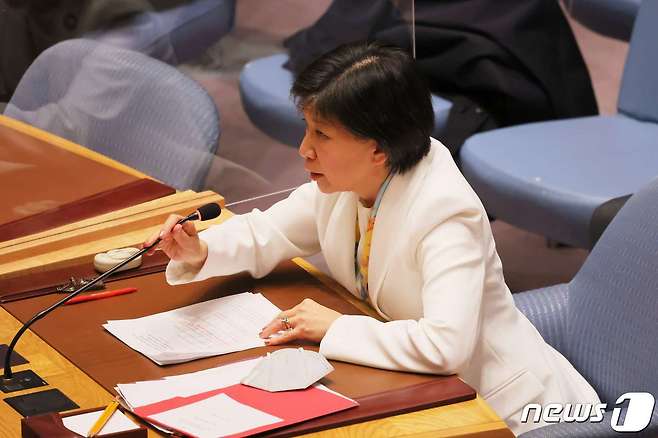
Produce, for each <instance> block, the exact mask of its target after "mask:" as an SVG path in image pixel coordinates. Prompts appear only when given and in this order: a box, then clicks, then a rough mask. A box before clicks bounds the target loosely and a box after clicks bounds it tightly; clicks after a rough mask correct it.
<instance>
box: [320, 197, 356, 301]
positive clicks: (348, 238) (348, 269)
mask: <svg viewBox="0 0 658 438" xmlns="http://www.w3.org/2000/svg"><path fill="white" fill-rule="evenodd" d="M357 202H358V198H357V195H356V194H355V193H351V192H345V193H342V194H341V195H340V196H339V198H338V200H337V201H336V204H335V206H334V208H333V209H332V210H331V217H330V218H328V220H327V228H326V231H325V234H324V238H323V242H322V245H321V246H322V252H323V255H324V258H325V260H326V262H327V265H328V266H329V269H330V270H331V274H332V275H333V277H334V279H335V280H336V281H338V282H339V283H340V284H342V285H343V286H344V287H345V288H346V289H347V290H349V291H350V292H351V293H352V294H354V295H356V296H357V297H358V296H359V294H358V292H357V291H356V277H355V273H354V239H355V238H356V236H355V224H356V203H357Z"/></svg>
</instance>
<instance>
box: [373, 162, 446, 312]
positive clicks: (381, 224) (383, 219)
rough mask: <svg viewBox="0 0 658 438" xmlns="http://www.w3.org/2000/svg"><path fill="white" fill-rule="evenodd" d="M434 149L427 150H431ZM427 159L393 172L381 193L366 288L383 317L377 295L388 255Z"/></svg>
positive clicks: (424, 172) (425, 170) (392, 249)
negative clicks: (404, 171)
mask: <svg viewBox="0 0 658 438" xmlns="http://www.w3.org/2000/svg"><path fill="white" fill-rule="evenodd" d="M432 153H433V150H430V154H432ZM427 161H428V160H427V159H424V160H422V161H421V162H420V163H418V164H417V165H416V168H415V169H413V170H411V171H409V172H407V173H405V174H403V175H399V174H398V175H395V176H394V177H393V179H392V180H391V183H390V184H389V186H388V189H387V190H386V192H385V193H384V197H383V198H382V201H381V204H380V206H379V211H378V212H377V219H376V220H375V228H374V230H373V237H372V246H371V248H370V262H369V266H368V292H369V294H370V299H371V301H372V305H373V307H374V308H375V310H377V312H378V313H379V314H380V315H382V316H384V317H386V315H384V313H382V311H381V310H380V307H379V303H378V297H379V294H380V292H381V288H382V286H383V284H384V279H385V278H386V274H387V272H388V269H389V263H390V260H391V256H392V254H393V253H395V251H396V250H397V247H398V245H399V244H400V239H402V238H404V237H403V233H401V232H400V230H402V229H403V228H404V225H405V222H406V219H407V215H408V214H409V211H410V207H411V204H412V202H413V198H414V197H415V194H416V192H417V191H418V189H417V187H416V186H417V185H418V184H422V181H423V179H424V176H425V174H426V173H427V169H428V165H427Z"/></svg>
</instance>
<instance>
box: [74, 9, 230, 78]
mask: <svg viewBox="0 0 658 438" xmlns="http://www.w3.org/2000/svg"><path fill="white" fill-rule="evenodd" d="M234 23H235V0H192V1H188V2H186V3H183V4H181V5H179V6H176V7H172V8H169V9H162V10H154V11H146V12H142V13H140V14H137V15H134V16H131V17H129V18H127V19H125V20H122V21H120V22H119V23H117V24H116V26H113V27H111V28H109V29H99V30H96V31H93V32H90V33H88V34H86V35H84V36H83V38H88V39H93V40H95V41H98V42H101V43H104V44H109V45H113V46H116V47H121V48H124V49H130V50H135V51H138V52H141V53H144V54H146V55H149V56H151V57H153V58H155V59H158V60H160V61H163V62H166V63H168V64H172V65H176V64H180V63H183V62H186V61H189V60H190V59H193V58H196V57H197V56H199V55H201V54H202V53H203V52H204V51H205V50H206V49H207V48H208V47H210V46H211V45H212V44H214V43H215V42H216V41H218V40H219V39H220V38H221V37H223V36H224V35H226V34H227V33H229V32H230V31H231V29H233V26H234Z"/></svg>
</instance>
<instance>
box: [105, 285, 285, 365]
mask: <svg viewBox="0 0 658 438" xmlns="http://www.w3.org/2000/svg"><path fill="white" fill-rule="evenodd" d="M279 313H280V309H279V308H278V307H276V306H275V305H274V304H272V303H271V302H270V301H269V300H268V299H267V298H265V297H264V296H262V295H261V294H257V293H256V294H255V293H250V292H245V293H241V294H238V295H231V296H228V297H223V298H217V299H215V300H210V301H205V302H202V303H197V304H193V305H191V306H187V307H183V308H181V309H176V310H171V311H169V312H163V313H158V314H155V315H150V316H146V317H143V318H137V319H131V320H119V321H108V322H107V323H106V324H104V325H103V327H105V329H106V330H108V331H109V332H110V333H112V334H113V335H114V336H116V337H117V338H119V339H120V340H121V341H123V342H124V343H126V344H127V345H128V346H129V347H131V348H133V349H134V350H137V351H139V352H140V353H142V354H144V355H145V356H147V357H148V358H150V359H151V360H153V361H154V362H155V363H157V364H159V365H166V364H171V363H179V362H185V361H189V360H193V359H198V358H201V357H207V356H214V355H218V354H225V353H231V352H234V351H241V350H246V349H249V348H254V347H259V346H262V345H263V340H262V339H261V338H260V337H259V336H258V333H259V332H260V330H261V328H263V327H264V326H265V325H266V324H267V323H269V322H270V321H271V320H272V319H274V318H275V317H276V315H278V314H279Z"/></svg>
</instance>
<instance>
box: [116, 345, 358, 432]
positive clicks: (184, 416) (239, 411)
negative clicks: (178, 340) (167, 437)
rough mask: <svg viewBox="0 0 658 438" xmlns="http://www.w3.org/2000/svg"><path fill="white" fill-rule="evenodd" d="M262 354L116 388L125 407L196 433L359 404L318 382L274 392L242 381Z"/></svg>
mask: <svg viewBox="0 0 658 438" xmlns="http://www.w3.org/2000/svg"><path fill="white" fill-rule="evenodd" d="M261 360H262V359H261V358H258V359H252V360H247V361H243V362H236V363H233V364H230V365H225V366H221V367H217V368H211V369H208V370H204V371H199V372H196V373H189V374H183V375H179V376H171V377H166V378H164V379H160V380H153V381H146V382H137V383H129V384H119V385H118V386H117V387H116V388H115V389H116V390H117V392H118V393H119V394H120V395H121V396H122V397H123V399H124V401H125V402H126V405H127V407H128V408H129V409H131V410H132V411H133V412H135V413H136V414H137V415H139V416H141V417H142V418H144V419H146V420H147V421H149V422H151V423H153V424H155V425H157V426H160V427H163V428H166V430H169V431H176V432H179V433H183V434H185V435H191V436H196V437H219V436H246V435H251V434H255V433H260V432H263V431H266V430H269V429H273V428H278V427H283V426H287V425H290V424H294V423H297V422H300V421H304V420H308V419H311V418H316V417H319V416H322V415H326V414H330V413H332V412H338V411H341V410H344V409H348V408H351V407H355V406H357V405H358V403H356V402H355V401H354V400H351V399H349V398H347V397H344V396H342V395H340V394H338V393H336V392H334V391H331V390H330V389H328V388H326V387H325V386H323V385H319V384H316V385H313V386H312V387H310V388H308V389H305V390H299V391H287V392H277V393H271V392H267V391H262V390H259V389H255V388H251V387H249V386H245V385H242V384H240V383H239V382H240V380H242V379H243V378H244V377H245V376H246V375H248V374H249V373H251V371H252V370H253V368H254V367H255V366H256V365H257V364H258V363H259V362H260V361H261Z"/></svg>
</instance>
